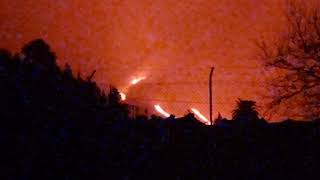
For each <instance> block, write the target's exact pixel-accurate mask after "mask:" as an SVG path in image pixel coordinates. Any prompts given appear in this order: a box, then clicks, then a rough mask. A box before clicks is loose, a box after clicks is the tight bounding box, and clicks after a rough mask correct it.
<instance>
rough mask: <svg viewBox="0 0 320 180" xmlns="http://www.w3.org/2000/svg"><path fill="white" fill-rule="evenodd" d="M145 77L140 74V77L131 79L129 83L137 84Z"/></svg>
mask: <svg viewBox="0 0 320 180" xmlns="http://www.w3.org/2000/svg"><path fill="white" fill-rule="evenodd" d="M144 79H146V77H144V76H142V77H137V78H134V79H133V80H132V81H131V85H136V84H138V83H139V82H140V81H142V80H144Z"/></svg>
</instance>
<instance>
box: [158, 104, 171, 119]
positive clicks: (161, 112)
mask: <svg viewBox="0 0 320 180" xmlns="http://www.w3.org/2000/svg"><path fill="white" fill-rule="evenodd" d="M154 108H155V109H156V110H157V111H158V112H159V113H160V114H162V115H164V116H165V117H169V116H170V114H169V113H167V112H165V111H164V110H163V109H162V108H161V107H160V105H158V104H157V105H154Z"/></svg>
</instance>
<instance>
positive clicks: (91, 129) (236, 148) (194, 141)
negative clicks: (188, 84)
mask: <svg viewBox="0 0 320 180" xmlns="http://www.w3.org/2000/svg"><path fill="white" fill-rule="evenodd" d="M55 60H56V58H55V55H54V53H52V52H51V50H50V48H49V46H48V45H47V44H46V43H45V42H43V41H42V40H34V41H32V42H30V43H29V44H27V45H25V46H24V48H23V49H22V51H21V53H19V54H17V55H12V54H10V53H9V52H7V51H5V50H1V52H0V138H1V152H2V153H1V164H2V166H1V171H0V173H1V177H2V178H1V179H56V180H58V179H61V180H76V179H94V180H95V179H98V180H100V179H103V180H106V179H119V180H120V179H121V180H129V179H139V180H140V179H159V180H165V179H176V180H182V179H259V180H264V179H265V180H270V179H319V176H320V175H319V172H318V170H319V168H320V159H319V152H320V151H319V150H320V146H319V145H320V141H319V140H320V124H319V122H320V121H319V120H314V121H309V122H296V121H292V120H287V121H284V122H281V123H277V124H268V123H266V121H264V120H263V119H260V118H258V113H257V112H256V111H255V109H254V105H255V104H254V102H252V101H239V102H238V106H237V108H236V109H235V110H234V112H233V120H226V119H222V118H221V117H220V118H218V119H217V121H216V125H215V126H205V125H203V124H201V123H200V122H199V121H198V120H196V119H195V118H194V116H193V115H192V114H188V115H186V116H185V117H182V118H174V117H170V118H167V119H161V118H159V117H156V116H153V117H152V119H147V118H145V117H137V118H135V119H130V118H129V116H128V113H129V112H128V108H127V105H125V104H122V103H120V101H119V99H120V97H119V93H118V92H117V90H116V89H111V90H110V92H108V95H106V94H105V93H104V92H103V91H102V90H101V89H99V87H97V85H96V84H95V83H94V82H93V81H91V78H92V77H88V78H82V77H80V76H77V77H75V76H74V75H73V73H72V70H71V68H70V67H69V66H68V65H66V67H65V68H64V69H63V70H62V69H60V68H59V67H58V66H57V65H56V62H55Z"/></svg>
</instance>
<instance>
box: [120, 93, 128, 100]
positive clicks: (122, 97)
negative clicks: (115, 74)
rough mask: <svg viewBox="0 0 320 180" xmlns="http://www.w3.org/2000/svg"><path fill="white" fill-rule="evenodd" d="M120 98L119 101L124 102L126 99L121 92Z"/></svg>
mask: <svg viewBox="0 0 320 180" xmlns="http://www.w3.org/2000/svg"><path fill="white" fill-rule="evenodd" d="M120 97H121V101H125V100H126V99H127V96H126V95H125V94H124V93H122V92H120Z"/></svg>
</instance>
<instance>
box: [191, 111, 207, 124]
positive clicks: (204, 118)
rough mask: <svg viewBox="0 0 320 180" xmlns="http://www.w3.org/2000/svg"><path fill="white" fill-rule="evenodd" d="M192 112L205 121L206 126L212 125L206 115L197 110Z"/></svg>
mask: <svg viewBox="0 0 320 180" xmlns="http://www.w3.org/2000/svg"><path fill="white" fill-rule="evenodd" d="M191 111H192V112H193V113H194V114H195V115H196V116H197V117H199V118H200V119H201V120H202V121H204V122H205V123H206V124H210V121H209V120H208V119H207V118H206V117H205V116H204V115H202V114H201V113H200V112H199V111H198V110H197V109H195V108H191Z"/></svg>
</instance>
